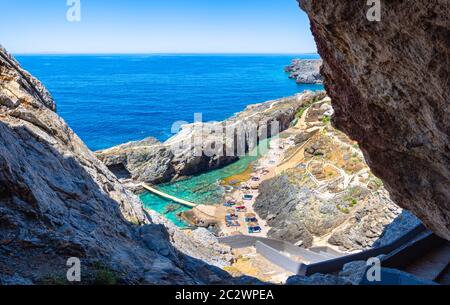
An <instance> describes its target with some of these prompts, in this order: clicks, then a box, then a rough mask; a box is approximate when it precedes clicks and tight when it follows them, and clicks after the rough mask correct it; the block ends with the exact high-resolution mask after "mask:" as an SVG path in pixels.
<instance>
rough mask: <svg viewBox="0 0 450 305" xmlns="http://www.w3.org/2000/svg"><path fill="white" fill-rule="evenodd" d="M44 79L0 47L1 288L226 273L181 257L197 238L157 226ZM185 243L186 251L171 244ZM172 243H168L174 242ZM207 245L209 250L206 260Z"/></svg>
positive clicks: (201, 278)
mask: <svg viewBox="0 0 450 305" xmlns="http://www.w3.org/2000/svg"><path fill="white" fill-rule="evenodd" d="M55 108H56V107H55V103H54V101H53V99H52V97H51V96H50V94H49V93H48V92H47V90H45V88H44V87H43V86H42V84H41V83H40V82H39V81H38V80H36V79H35V78H34V77H32V76H31V75H30V74H29V73H27V72H26V71H24V70H23V69H21V68H20V66H19V64H18V63H17V62H16V61H15V60H14V59H13V58H12V57H11V56H10V55H9V54H8V53H7V52H6V51H5V50H4V49H3V48H0V141H1V145H0V284H31V283H67V282H66V280H65V275H66V271H67V268H68V267H67V266H66V261H67V259H68V258H69V257H78V258H79V259H80V260H81V277H82V283H92V282H94V283H105V284H107V283H116V282H117V283H150V284H195V283H213V282H220V281H222V280H224V279H230V277H229V276H228V274H226V273H224V272H223V271H221V270H219V269H218V268H216V267H212V266H210V265H207V264H205V263H203V262H202V261H199V260H197V259H195V258H192V257H190V256H188V255H187V254H195V252H196V251H193V250H192V249H194V248H197V249H200V250H201V249H203V248H204V247H205V246H204V240H203V239H204V238H203V237H202V240H201V241H200V242H199V241H198V240H197V241H196V240H195V238H194V239H191V238H186V237H183V235H182V234H183V233H182V232H180V231H177V229H176V228H171V229H170V230H169V232H168V231H167V229H166V227H165V226H164V225H162V224H161V223H162V222H161V220H160V219H159V217H158V215H153V216H150V215H149V214H148V213H147V212H146V211H144V210H143V208H142V206H141V203H140V201H139V200H138V199H137V197H135V196H134V195H132V194H130V193H128V192H127V191H126V190H125V189H124V187H123V186H122V185H121V184H120V183H119V181H118V180H117V178H116V177H115V176H114V175H113V174H112V173H111V172H110V171H109V170H108V169H107V167H106V166H105V165H103V164H102V163H101V162H100V161H99V160H98V159H97V158H96V157H95V156H94V154H93V153H92V152H91V151H89V149H88V148H87V147H86V146H85V145H84V143H83V142H82V141H81V140H80V139H79V138H78V137H77V135H75V134H74V133H73V131H72V130H71V129H70V128H69V127H68V126H67V124H66V123H65V122H64V121H63V120H62V119H61V118H60V117H59V116H58V115H57V114H56V113H55V112H54V110H55ZM177 242H181V243H182V244H183V245H184V250H186V251H184V252H185V253H182V252H181V251H179V250H178V249H177V248H176V247H175V246H176V244H177ZM174 245H175V246H174ZM215 249H217V251H218V252H222V254H223V253H225V251H226V249H221V248H220V249H219V248H211V249H208V251H209V252H208V254H207V255H206V254H204V255H203V257H205V256H209V257H210V259H209V260H210V261H211V262H212V263H216V265H221V263H219V262H216V261H214V255H215V253H216V252H215Z"/></svg>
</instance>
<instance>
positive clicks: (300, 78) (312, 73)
mask: <svg viewBox="0 0 450 305" xmlns="http://www.w3.org/2000/svg"><path fill="white" fill-rule="evenodd" d="M321 66H322V60H321V59H294V60H293V61H292V63H291V64H290V65H289V66H287V67H286V68H285V69H284V70H285V71H286V72H288V73H289V78H292V79H295V81H296V82H297V84H322V83H323V77H322V75H321V74H320V67H321Z"/></svg>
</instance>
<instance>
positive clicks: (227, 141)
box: [96, 91, 325, 184]
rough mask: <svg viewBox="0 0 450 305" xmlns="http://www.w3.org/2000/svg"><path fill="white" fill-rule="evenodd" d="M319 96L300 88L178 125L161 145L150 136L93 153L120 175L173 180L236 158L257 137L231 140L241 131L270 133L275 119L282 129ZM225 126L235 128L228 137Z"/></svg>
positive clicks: (144, 179)
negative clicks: (221, 116)
mask: <svg viewBox="0 0 450 305" xmlns="http://www.w3.org/2000/svg"><path fill="white" fill-rule="evenodd" d="M324 96H325V93H324V92H322V91H317V92H304V93H302V94H297V95H294V96H291V97H287V98H281V99H278V100H274V101H268V102H265V103H261V104H254V105H250V106H248V107H247V108H246V109H245V110H244V111H242V112H240V113H238V114H236V115H235V116H233V117H231V118H229V119H227V120H225V121H223V122H208V123H194V124H186V125H183V126H182V127H181V130H180V132H179V133H177V134H176V135H175V136H173V137H172V138H170V139H168V140H167V141H166V142H164V143H161V142H159V141H157V140H155V139H152V138H150V139H145V140H142V141H137V142H130V143H126V144H122V145H119V146H115V147H112V148H109V149H105V150H102V151H98V152H96V155H97V157H98V158H99V159H100V160H102V161H103V162H104V163H105V164H106V165H107V166H108V167H109V168H110V169H111V170H112V171H113V172H114V173H115V174H116V176H118V177H120V178H131V179H132V180H133V181H137V182H147V183H152V184H157V183H162V182H168V181H171V180H177V179H180V178H184V177H187V176H192V175H195V174H198V173H201V172H205V171H207V170H211V169H216V168H219V167H222V166H225V165H227V164H230V163H232V162H234V161H236V160H237V159H238V157H237V156H236V155H237V154H236V151H237V150H238V149H240V148H239V147H242V148H243V150H249V147H253V146H254V145H255V144H256V140H255V141H254V142H252V141H251V139H250V140H249V138H243V141H240V140H236V139H237V134H238V132H239V131H240V130H242V131H245V130H249V129H250V128H251V127H252V126H254V127H256V128H254V130H255V134H256V131H258V132H263V133H266V134H267V135H270V128H271V126H272V122H274V121H277V122H278V123H279V130H280V131H282V130H285V129H287V128H288V127H289V125H290V123H291V122H292V120H293V119H294V117H295V114H296V112H297V110H298V109H299V108H300V107H301V106H302V105H304V104H305V103H307V102H310V101H311V100H313V99H320V98H322V97H324ZM227 128H234V129H235V130H236V132H234V133H233V134H231V136H228V135H229V133H227V130H229V129H227ZM217 131H220V133H218V132H217ZM198 139H201V140H200V145H198V144H197V143H198V142H197V141H198ZM199 148H200V153H198V151H197V149H199ZM202 149H203V153H202ZM229 151H231V153H228V152H229Z"/></svg>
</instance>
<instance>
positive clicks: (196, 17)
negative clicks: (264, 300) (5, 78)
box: [0, 0, 316, 53]
mask: <svg viewBox="0 0 450 305" xmlns="http://www.w3.org/2000/svg"><path fill="white" fill-rule="evenodd" d="M81 5H82V7H81V21H80V22H75V23H70V22H68V21H67V20H66V12H67V9H68V6H67V4H66V0H0V7H1V10H2V16H1V18H0V44H2V45H3V46H4V47H6V48H7V49H8V50H9V51H10V52H13V53H310V52H316V46H315V43H314V40H313V38H312V35H311V33H310V30H309V22H308V20H307V17H306V15H305V13H304V12H303V11H301V10H300V9H299V7H298V4H297V1H296V0H81Z"/></svg>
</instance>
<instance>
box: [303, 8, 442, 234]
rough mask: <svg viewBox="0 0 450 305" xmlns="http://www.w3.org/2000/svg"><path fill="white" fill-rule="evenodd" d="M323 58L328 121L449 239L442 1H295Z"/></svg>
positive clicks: (400, 199)
mask: <svg viewBox="0 0 450 305" xmlns="http://www.w3.org/2000/svg"><path fill="white" fill-rule="evenodd" d="M299 3H300V6H301V8H302V9H303V10H304V11H306V13H307V14H308V16H309V18H310V21H311V30H312V32H313V35H314V37H315V40H316V43H317V47H318V51H319V53H320V55H321V57H322V59H323V67H322V75H323V76H324V84H325V87H326V90H327V92H328V94H329V95H330V97H331V98H332V100H333V108H334V110H335V115H334V117H333V124H334V126H336V127H337V128H338V129H340V130H342V131H344V132H345V133H346V134H347V135H349V136H350V137H351V138H352V139H354V140H355V141H357V142H358V143H359V145H360V147H361V149H362V151H363V152H364V155H365V157H366V160H367V163H368V165H369V166H370V168H371V170H372V171H373V173H374V174H375V175H377V176H378V177H380V178H381V179H382V180H383V182H384V183H385V187H386V188H387V189H388V191H389V192H390V194H391V198H392V199H393V200H394V201H395V202H396V203H397V204H398V205H400V206H401V207H403V208H406V209H408V210H410V211H411V212H412V213H414V214H415V215H416V216H417V217H419V218H420V219H421V220H422V221H423V222H424V223H425V224H426V225H427V226H428V227H429V228H430V229H432V230H433V231H434V232H436V233H437V234H438V235H440V236H441V237H443V238H446V239H447V240H450V157H449V156H450V136H449V135H450V103H449V100H450V90H449V88H450V77H449V75H450V71H449V70H450V64H449V58H450V40H449V37H450V18H449V16H450V6H449V3H448V0H430V1H381V21H380V22H371V21H369V20H368V18H367V17H366V12H367V11H368V9H369V8H370V7H369V6H367V5H366V1H353V0H345V1H341V0H330V1H313V0H299Z"/></svg>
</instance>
